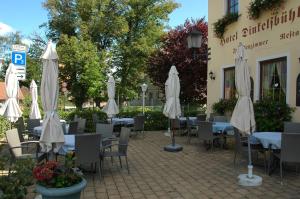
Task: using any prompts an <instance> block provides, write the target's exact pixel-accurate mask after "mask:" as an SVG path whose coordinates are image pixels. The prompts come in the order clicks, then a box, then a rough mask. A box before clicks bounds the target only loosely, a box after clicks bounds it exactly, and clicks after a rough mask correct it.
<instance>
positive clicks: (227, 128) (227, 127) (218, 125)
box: [212, 122, 234, 135]
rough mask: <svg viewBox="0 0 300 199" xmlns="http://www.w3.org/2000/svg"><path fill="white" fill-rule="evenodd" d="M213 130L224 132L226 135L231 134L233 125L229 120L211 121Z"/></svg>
mask: <svg viewBox="0 0 300 199" xmlns="http://www.w3.org/2000/svg"><path fill="white" fill-rule="evenodd" d="M212 126H213V130H212V131H213V132H214V133H225V132H226V134H227V135H233V134H234V130H233V126H232V125H231V124H230V123H229V122H213V125H212Z"/></svg>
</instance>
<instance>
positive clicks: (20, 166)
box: [0, 156, 34, 199]
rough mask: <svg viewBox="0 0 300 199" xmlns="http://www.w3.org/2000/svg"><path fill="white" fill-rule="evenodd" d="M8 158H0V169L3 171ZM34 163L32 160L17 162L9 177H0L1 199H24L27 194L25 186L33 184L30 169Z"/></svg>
mask: <svg viewBox="0 0 300 199" xmlns="http://www.w3.org/2000/svg"><path fill="white" fill-rule="evenodd" d="M7 161H8V158H7V157H5V156H3V157H1V158H0V169H1V170H3V169H5V165H6V164H5V163H6V162H7ZM33 166H34V161H33V160H32V159H24V160H17V161H16V162H15V164H14V165H13V167H12V168H11V170H12V172H11V173H10V174H9V175H2V176H0V190H2V192H3V193H2V196H0V198H2V199H24V198H25V197H26V194H27V186H28V185H32V184H33V176H32V168H33Z"/></svg>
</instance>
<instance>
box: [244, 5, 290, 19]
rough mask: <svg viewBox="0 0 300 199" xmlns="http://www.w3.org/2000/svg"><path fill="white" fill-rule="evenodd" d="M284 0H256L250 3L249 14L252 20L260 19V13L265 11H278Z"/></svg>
mask: <svg viewBox="0 0 300 199" xmlns="http://www.w3.org/2000/svg"><path fill="white" fill-rule="evenodd" d="M282 3H284V0H254V1H251V2H250V5H249V8H248V14H249V17H250V19H258V18H259V16H260V13H261V12H262V11H264V10H276V9H278V8H279V7H280V6H281V5H282Z"/></svg>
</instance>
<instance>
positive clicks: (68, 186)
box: [33, 154, 87, 199]
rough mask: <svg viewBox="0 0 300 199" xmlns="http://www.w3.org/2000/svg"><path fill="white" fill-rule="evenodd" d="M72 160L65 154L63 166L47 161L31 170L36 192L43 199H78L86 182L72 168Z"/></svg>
mask: <svg viewBox="0 0 300 199" xmlns="http://www.w3.org/2000/svg"><path fill="white" fill-rule="evenodd" d="M73 159H74V157H73V155H72V154H67V155H66V158H65V164H64V165H60V164H59V163H58V162H56V161H48V162H46V163H45V164H42V165H37V166H36V167H35V168H34V169H33V176H34V178H35V179H36V180H37V183H36V191H37V192H38V193H39V194H41V195H42V198H43V199H80V194H81V191H82V190H83V189H84V188H85V187H86V184H87V182H86V180H85V179H84V178H83V177H82V173H81V172H80V171H78V170H77V169H76V168H73Z"/></svg>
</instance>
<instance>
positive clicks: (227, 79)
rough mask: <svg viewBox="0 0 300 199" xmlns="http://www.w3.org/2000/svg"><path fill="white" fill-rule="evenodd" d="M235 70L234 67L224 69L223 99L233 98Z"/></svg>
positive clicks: (234, 92)
mask: <svg viewBox="0 0 300 199" xmlns="http://www.w3.org/2000/svg"><path fill="white" fill-rule="evenodd" d="M235 94H236V89H235V70H234V67H230V68H226V69H224V99H230V98H233V97H235Z"/></svg>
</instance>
